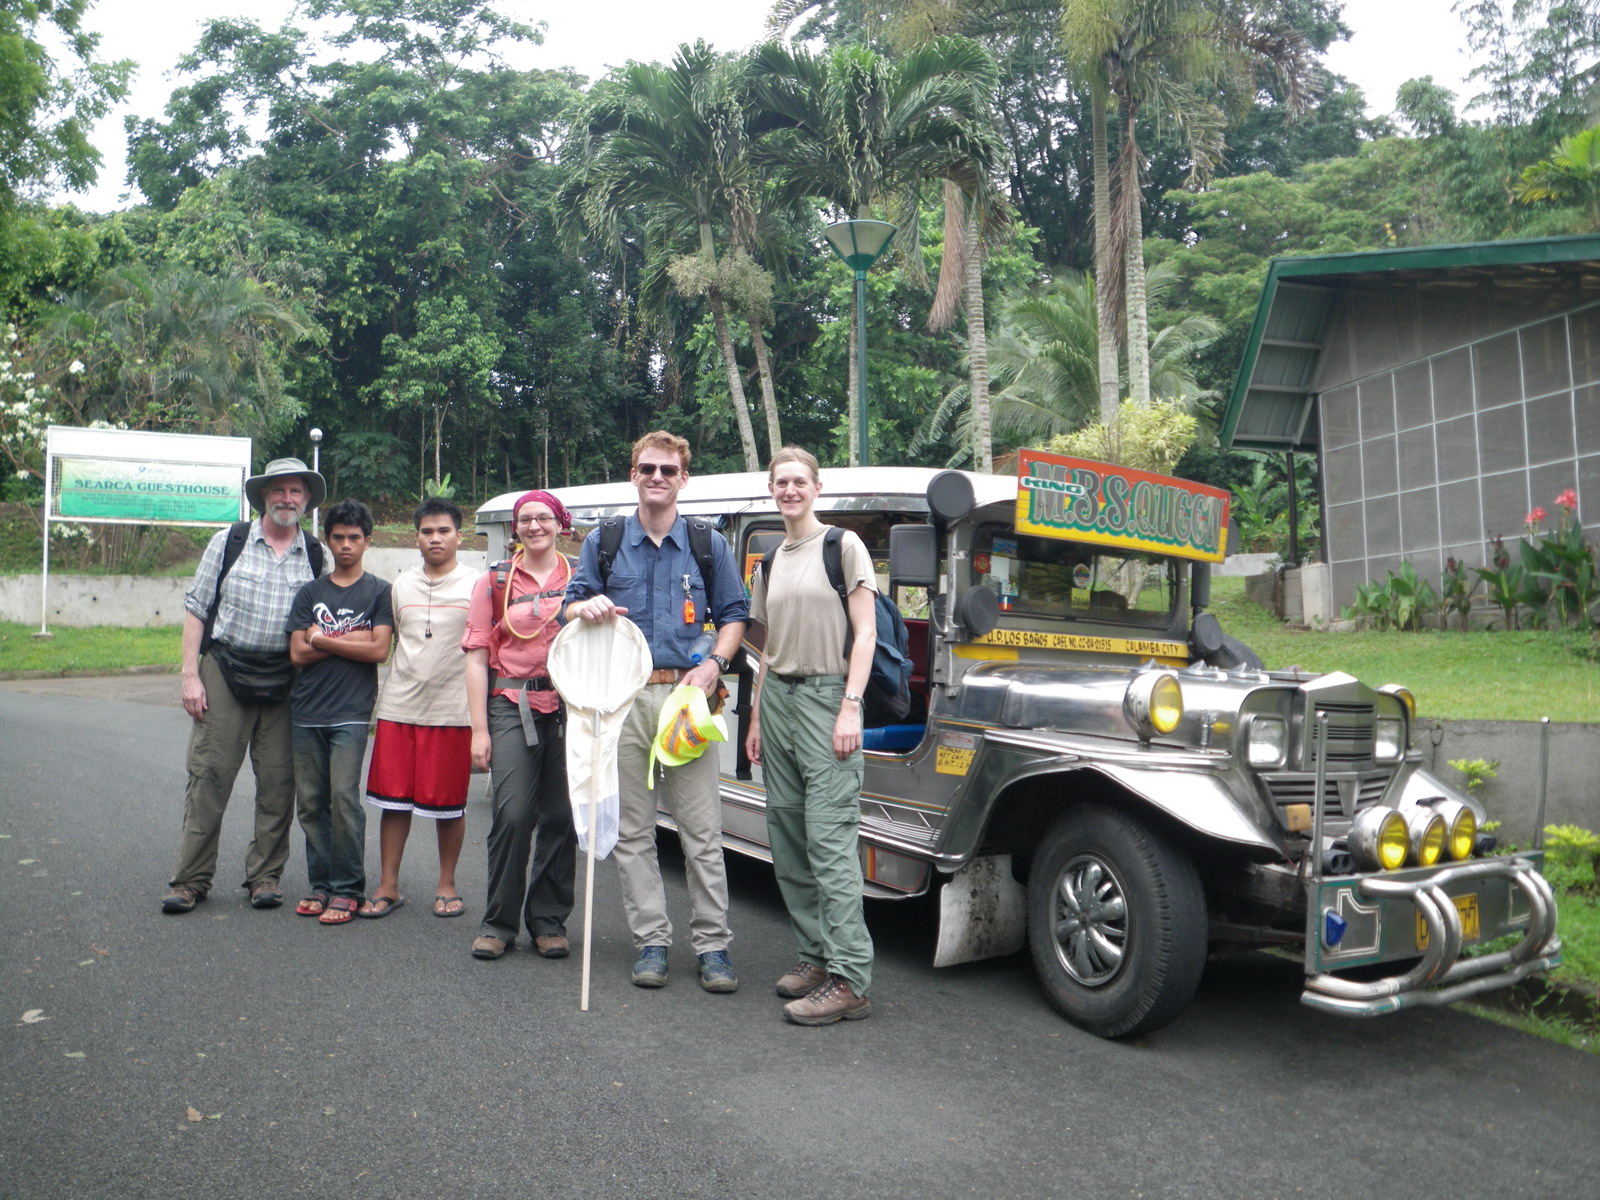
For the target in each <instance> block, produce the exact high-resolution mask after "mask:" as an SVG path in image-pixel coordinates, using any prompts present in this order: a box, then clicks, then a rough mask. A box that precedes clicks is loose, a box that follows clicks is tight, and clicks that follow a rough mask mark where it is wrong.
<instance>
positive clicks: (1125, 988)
mask: <svg viewBox="0 0 1600 1200" xmlns="http://www.w3.org/2000/svg"><path fill="white" fill-rule="evenodd" d="M1028 943H1029V946H1030V948H1031V950H1032V952H1033V965H1034V970H1035V971H1037V972H1038V975H1039V981H1040V983H1041V984H1043V986H1044V990H1045V994H1046V995H1047V996H1048V997H1049V999H1050V1003H1051V1004H1053V1005H1054V1006H1055V1007H1056V1008H1057V1009H1058V1010H1059V1011H1060V1012H1061V1014H1062V1015H1063V1016H1064V1017H1066V1018H1067V1020H1069V1021H1071V1022H1072V1023H1073V1024H1074V1025H1078V1026H1081V1027H1082V1028H1084V1029H1086V1030H1088V1031H1089V1032H1090V1033H1093V1034H1097V1035H1099V1036H1100V1037H1107V1038H1117V1037H1134V1036H1136V1035H1138V1034H1142V1033H1149V1032H1151V1031H1153V1030H1156V1029H1160V1028H1161V1027H1162V1026H1164V1025H1166V1024H1168V1023H1169V1022H1171V1021H1172V1020H1173V1018H1175V1017H1176V1016H1177V1015H1178V1014H1179V1013H1180V1012H1182V1011H1183V1010H1184V1008H1186V1007H1187V1006H1188V1004H1189V1002H1190V1001H1191V1000H1192V999H1194V994H1195V990H1196V989H1197V988H1198V987H1199V986H1200V974H1201V971H1202V970H1203V969H1204V967H1205V958H1206V906H1205V890H1204V888H1202V887H1201V884H1200V875H1199V872H1198V871H1196V870H1195V866H1194V862H1193V861H1192V860H1191V859H1190V857H1189V855H1188V854H1187V853H1185V852H1184V850H1183V849H1181V848H1180V847H1179V846H1177V845H1176V844H1175V843H1173V842H1172V841H1171V840H1169V839H1168V838H1167V837H1166V836H1165V835H1164V834H1162V833H1160V832H1158V831H1157V830H1155V829H1152V828H1150V827H1149V826H1148V825H1145V824H1144V823H1142V822H1141V821H1139V820H1137V819H1135V818H1133V817H1130V816H1127V815H1125V814H1123V813H1121V812H1117V811H1114V810H1112V809H1108V808H1100V807H1096V806H1085V807H1082V808H1075V809H1073V810H1071V811H1070V812H1068V813H1066V814H1065V815H1063V816H1062V817H1061V819H1060V820H1058V821H1057V822H1056V823H1055V824H1054V825H1053V826H1051V827H1050V830H1049V832H1047V833H1046V834H1045V836H1044V840H1043V842H1042V843H1041V844H1040V847H1039V851H1038V853H1037V855H1035V857H1034V860H1033V868H1032V871H1031V872H1030V874H1029V877H1028Z"/></svg>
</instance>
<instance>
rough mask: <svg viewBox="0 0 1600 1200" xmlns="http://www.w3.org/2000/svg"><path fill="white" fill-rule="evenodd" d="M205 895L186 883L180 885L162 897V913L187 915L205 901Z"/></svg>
mask: <svg viewBox="0 0 1600 1200" xmlns="http://www.w3.org/2000/svg"><path fill="white" fill-rule="evenodd" d="M205 898H206V897H205V893H204V892H202V891H199V890H198V889H196V888H192V887H190V886H189V885H188V884H186V883H180V884H178V885H177V886H176V887H174V888H172V889H170V890H169V891H168V892H167V894H166V895H165V896H163V897H161V911H162V912H165V913H186V912H190V911H192V910H193V909H194V906H195V905H196V904H199V903H200V901H202V900H204V899H205Z"/></svg>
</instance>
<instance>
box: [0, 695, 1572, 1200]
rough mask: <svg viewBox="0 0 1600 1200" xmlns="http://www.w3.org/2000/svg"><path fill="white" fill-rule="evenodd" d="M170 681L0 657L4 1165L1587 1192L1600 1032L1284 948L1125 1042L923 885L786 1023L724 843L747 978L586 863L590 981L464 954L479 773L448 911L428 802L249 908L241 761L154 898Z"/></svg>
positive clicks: (74, 1172) (127, 1185) (754, 918)
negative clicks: (834, 1017)
mask: <svg viewBox="0 0 1600 1200" xmlns="http://www.w3.org/2000/svg"><path fill="white" fill-rule="evenodd" d="M150 682H151V681H148V680H140V681H135V682H123V681H118V682H114V683H113V682H106V681H74V682H73V683H71V684H70V685H68V684H55V685H31V684H5V685H0V931H3V932H0V946H3V947H4V952H3V956H0V999H3V1003H4V1005H5V1007H4V1009H0V1013H3V1015H4V1016H5V1018H6V1020H7V1023H8V1024H9V1025H10V1026H11V1031H10V1034H9V1035H8V1036H7V1038H6V1047H5V1054H4V1058H3V1060H0V1195H3V1196H5V1197H8V1198H15V1200H34V1198H38V1200H44V1198H47V1197H72V1198H86V1197H94V1198H119V1197H146V1196H149V1197H162V1198H174V1200H176V1198H185V1197H220V1198H227V1197H243V1196H264V1197H273V1198H274V1200H278V1198H281V1197H293V1196H314V1197H318V1198H319V1200H321V1198H326V1197H330V1196H332V1197H337V1198H338V1200H355V1198H360V1197H398V1198H410V1197H419V1198H420V1197H432V1198H444V1200H451V1198H454V1197H462V1198H466V1197H472V1198H473V1200H477V1198H479V1197H486V1196H503V1197H513V1196H516V1197H521V1196H529V1197H543V1196H555V1195H561V1196H567V1197H591V1196H593V1197H612V1196H616V1197H624V1196H625V1197H634V1198H654V1197H668V1196H673V1197H694V1196H707V1197H713V1196H714V1197H783V1198H785V1200H788V1198H791V1197H800V1196H809V1195H812V1194H817V1195H821V1196H828V1197H854V1196H863V1197H900V1196H912V1195H919V1196H935V1197H953V1196H962V1195H991V1194H994V1195H1000V1196H1016V1197H1073V1198H1078V1197H1120V1196H1127V1197H1138V1196H1153V1197H1191V1196H1192V1197H1235V1196H1249V1197H1279V1196H1282V1197H1296V1196H1306V1197H1340V1198H1342V1200H1347V1198H1349V1197H1365V1196H1383V1197H1386V1198H1401V1197H1413V1196H1414V1197H1430V1198H1432V1197H1439V1196H1450V1197H1455V1198H1463V1200H1471V1198H1474V1197H1483V1198H1484V1200H1489V1198H1494V1200H1500V1198H1503V1197H1515V1196H1527V1197H1540V1198H1549V1197H1592V1196H1594V1195H1595V1193H1596V1186H1597V1185H1596V1180H1597V1178H1600V1138H1597V1134H1600V1059H1597V1058H1595V1057H1593V1056H1590V1055H1586V1054H1582V1053H1580V1052H1578V1051H1574V1050H1568V1049H1565V1048H1563V1047H1560V1046H1555V1045H1551V1044H1548V1043H1545V1042H1541V1041H1538V1040H1535V1039H1531V1038H1527V1037H1524V1036H1522V1035H1519V1034H1516V1033H1514V1032H1511V1031H1509V1030H1506V1029H1504V1028H1501V1027H1499V1026H1496V1025H1493V1024H1489V1023H1486V1022H1483V1021H1479V1020H1476V1019H1474V1018H1473V1017H1471V1016H1469V1015H1466V1014H1464V1013H1459V1012H1455V1011H1448V1010H1447V1011H1442V1012H1428V1011H1424V1012H1416V1013H1402V1014H1400V1015H1397V1016H1392V1017H1387V1018H1382V1019H1378V1020H1371V1021H1357V1020H1347V1019H1341V1018H1337V1017H1332V1016H1327V1015H1323V1014H1319V1013H1315V1012H1312V1011H1311V1010H1309V1009H1306V1008H1303V1007H1301V1006H1300V1004H1299V1003H1298V1000H1297V982H1298V971H1297V970H1296V968H1295V967H1294V966H1293V965H1292V964H1288V963H1285V962H1283V961H1280V960H1277V959H1273V958H1268V957H1264V956H1250V957H1246V958H1243V959H1237V960H1232V961H1229V962H1225V963H1220V964H1215V965H1213V966H1212V967H1211V968H1210V969H1209V970H1208V973H1207V976H1206V980H1205V982H1204V984H1203V985H1202V988H1201V992H1200V995H1199V997H1198V999H1197V1001H1196V1003H1195V1004H1194V1006H1193V1007H1192V1008H1191V1009H1190V1010H1189V1011H1188V1012H1187V1013H1185V1014H1184V1015H1183V1016H1182V1017H1181V1018H1180V1019H1179V1020H1178V1021H1177V1022H1176V1023H1175V1024H1174V1025H1172V1026H1171V1027H1169V1028H1168V1029H1166V1030H1164V1031H1162V1032H1161V1033H1159V1034H1157V1035H1155V1036H1153V1037H1151V1038H1149V1039H1148V1040H1147V1041H1144V1042H1139V1043H1133V1044H1126V1043H1112V1042H1105V1041H1101V1040H1099V1039H1096V1038H1093V1037H1090V1036H1089V1035H1087V1034H1084V1033H1081V1032H1079V1031H1077V1030H1076V1029H1074V1028H1073V1027H1072V1026H1070V1025H1068V1024H1066V1023H1065V1022H1063V1021H1061V1020H1060V1019H1059V1018H1057V1017H1056V1016H1055V1015H1054V1013H1053V1012H1052V1011H1051V1010H1050V1009H1049V1008H1048V1007H1047V1006H1046V1004H1045V1003H1044V1001H1043V1000H1042V998H1041V997H1040V995H1039V993H1038V991H1037V989H1036V987H1035V985H1034V982H1033V978H1032V973H1031V970H1030V968H1029V966H1028V964H1027V961H1026V959H1025V958H1024V957H1021V956H1018V957H1015V958H1011V959H1006V960H1001V961H997V962H989V963H979V964H974V965H971V966H966V967H958V968H954V969H947V970H943V971H935V970H934V969H933V968H931V967H930V966H928V965H927V964H928V963H929V961H930V959H931V956H932V946H933V923H932V920H931V910H930V909H929V907H928V906H927V904H926V903H911V904H898V905H894V904H877V903H875V904H869V905H868V917H869V921H870V923H871V926H872V931H873V935H874V937H875V939H876V941H877V947H878V962H877V970H876V982H875V986H874V989H873V1000H874V1006H875V1011H874V1015H873V1016H872V1018H871V1019H870V1020H867V1021H862V1022H856V1023H852V1024H848V1025H836V1026H832V1027H828V1028H822V1029H801V1028H797V1027H794V1026H790V1025H787V1024H785V1023H784V1022H783V1021H782V1019H781V1018H780V1016H779V1005H780V1004H781V1001H779V1000H778V998H777V997H776V996H774V995H773V994H772V991H771V980H772V979H774V978H775V977H776V976H777V975H778V974H779V973H781V972H782V970H783V969H784V968H786V967H787V966H788V965H789V964H790V962H791V961H792V958H793V951H792V945H791V943H790V941H789V939H788V936H787V930H786V921H785V918H784V914H783V910H782V905H781V903H780V901H779V898H778V895H777V891H776V888H775V887H774V885H773V884H772V881H771V878H770V875H769V874H768V873H767V872H766V870H765V869H764V868H761V867H759V866H758V865H755V864H747V863H744V862H743V861H742V860H740V861H738V862H735V863H734V865H733V867H732V868H731V875H732V880H733V882H732V891H733V926H734V931H735V934H736V940H735V943H734V945H733V947H732V953H733V957H734V961H735V963H736V964H737V966H738V968H739V971H740V975H741V979H742V981H743V987H742V989H741V990H740V991H739V992H738V993H737V994H735V995H731V996H712V995H707V994H705V993H703V992H702V991H701V990H700V989H699V987H698V986H696V984H695V982H694V978H693V973H692V970H691V969H690V968H691V966H692V959H691V958H690V956H689V952H688V950H687V949H686V948H680V949H677V950H675V951H674V956H673V960H672V968H673V976H672V980H671V983H670V985H669V986H668V987H667V988H665V989H663V990H661V991H658V992H645V991H640V990H638V989H636V988H633V987H631V986H630V985H629V984H628V982H627V968H628V965H629V963H630V962H631V959H632V951H631V949H630V947H629V944H628V940H627V935H626V929H625V927H624V924H623V921H622V914H621V904H620V900H619V898H618V894H617V888H616V884H615V875H614V871H613V870H612V868H611V867H610V866H609V865H608V864H601V865H600V868H599V870H598V872H597V884H596V905H595V913H596V925H595V944H594V954H595V977H594V983H593V995H592V998H591V1007H590V1011H589V1012H587V1013H583V1012H579V1011H578V982H579V960H578V958H577V957H576V956H575V957H573V958H570V959H567V960H565V961H557V962H548V961H545V960H542V959H539V958H536V957H535V956H534V955H532V954H531V953H530V952H528V951H527V950H525V949H523V948H521V947H519V948H518V950H517V951H515V952H514V953H513V954H511V955H508V956H507V957H506V958H505V959H503V960H501V961H499V962H493V963H484V962H478V961H475V960H473V959H471V958H470V957H469V956H468V953H467V950H468V943H469V940H470V937H471V935H472V934H473V932H474V931H475V928H476V919H477V914H478V913H479V912H481V905H482V891H483V882H484V854H483V837H484V834H485V832H486V831H487V828H488V817H487V806H486V804H485V803H484V801H483V799H482V797H481V794H478V793H476V792H475V796H474V800H473V802H472V805H471V808H470V810H469V812H468V822H469V824H468V838H467V849H466V852H465V853H464V855H463V861H462V872H461V882H462V887H463V894H464V895H465V896H466V897H467V899H468V901H469V904H470V906H471V907H470V909H469V915H468V916H467V917H466V918H464V919H460V920H439V919H436V918H434V917H433V916H432V915H431V913H430V910H429V906H428V903H427V901H428V900H429V899H430V898H431V895H432V886H431V885H432V881H433V874H432V872H433V867H434V857H433V846H432V839H431V837H428V836H426V835H427V834H428V832H429V831H428V830H427V829H425V828H423V829H419V830H418V831H417V833H415V834H414V835H413V840H412V845H411V848H410V853H409V855H408V857H407V860H406V865H405V869H404V873H403V877H402V884H403V890H404V892H405V894H406V895H407V897H408V899H409V900H410V904H409V905H408V907H406V908H404V909H402V910H400V911H399V912H397V913H396V914H395V915H394V916H393V917H391V918H388V919H385V920H383V921H358V922H354V923H352V924H351V925H349V926H344V927H332V928H325V927H321V926H319V925H318V924H316V923H315V922H312V921H307V920H304V919H302V918H299V917H296V916H295V915H294V913H293V911H292V910H291V909H290V908H288V907H284V908H281V909H277V910H273V911H268V912H257V911H254V910H252V909H250V908H249V907H248V905H246V904H245V902H244V893H243V891H242V889H238V888H237V887H235V886H234V885H235V883H236V882H237V880H238V879H239V878H240V876H241V874H242V869H241V863H242V859H243V847H244V835H245V830H246V828H247V824H248V813H249V803H248V792H247V791H246V790H245V788H244V787H241V789H240V791H239V792H238V793H236V795H235V799H234V805H235V807H234V808H233V809H230V813H229V818H228V824H227V826H226V828H225V831H224V835H223V849H222V858H221V869H220V872H219V886H218V888H217V890H216V892H214V893H213V896H212V898H211V899H210V900H209V901H208V902H207V903H205V904H203V905H201V906H200V907H199V908H198V909H196V911H195V912H193V913H191V914H189V915H187V916H183V917H170V916H163V915H162V914H161V913H160V911H159V905H158V900H159V897H160V894H161V892H162V890H163V885H164V882H165V879H166V875H167V871H168V870H169V868H170V863H171V858H172V853H173V850H174V847H175V844H176V835H177V832H178V823H179V817H180V814H181V805H182V789H183V770H182V760H183V746H184V741H185V738H186V736H187V730H186V726H187V724H188V721H187V718H186V717H185V716H184V715H183V713H182V712H181V710H179V709H177V708H174V707H171V700H172V698H173V697H174V696H175V694H176V686H177V680H176V679H175V678H173V677H167V678H165V679H163V680H157V681H154V682H155V684H156V686H149V685H150ZM243 779H244V781H245V783H246V784H247V783H248V780H249V774H248V769H247V770H246V772H245V773H244V776H243ZM420 824H421V823H420V822H419V825H420ZM417 834H421V835H423V836H421V837H419V836H417ZM376 836H377V822H376V820H373V821H371V822H370V823H369V838H370V845H369V851H368V864H369V868H375V867H376V863H377V846H376ZM294 838H295V842H296V848H295V855H294V858H293V859H292V860H291V863H290V871H289V878H288V879H287V880H286V885H287V890H289V891H290V893H291V895H294V894H298V891H299V890H300V888H301V887H302V886H303V874H302V871H303V866H302V862H303V860H302V857H301V850H300V845H299V841H300V837H299V833H298V831H296V833H295V835H294ZM665 860H666V861H667V863H668V867H669V869H668V891H669V897H670V900H671V903H672V906H673V915H674V919H675V920H678V921H679V922H680V924H684V923H686V900H685V893H684V888H683V875H682V868H681V863H680V862H679V861H678V859H677V857H676V853H675V850H669V851H668V852H667V853H666V855H665ZM580 885H581V877H580ZM577 925H578V918H576V917H575V920H574V926H575V929H576V927H577ZM33 1010H42V1012H41V1013H40V1015H41V1016H42V1018H43V1019H37V1018H36V1019H35V1020H33V1021H25V1020H24V1019H23V1015H24V1014H25V1013H31V1012H32V1011H33ZM190 1110H193V1113H194V1114H196V1115H198V1116H199V1118H200V1119H199V1120H198V1121H194V1120H190V1119H189V1112H190Z"/></svg>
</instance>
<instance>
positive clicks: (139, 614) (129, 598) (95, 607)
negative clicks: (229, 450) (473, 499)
mask: <svg viewBox="0 0 1600 1200" xmlns="http://www.w3.org/2000/svg"><path fill="white" fill-rule="evenodd" d="M460 558H461V561H462V562H464V563H466V564H467V565H468V566H470V567H472V568H473V569H474V570H478V571H481V570H483V569H484V568H485V567H486V565H487V556H486V555H485V554H484V552H483V551H482V550H463V551H461V555H460ZM419 561H420V558H419V556H418V554H417V552H416V551H415V550H369V551H367V557H366V560H365V562H366V567H367V570H369V571H371V572H372V573H373V574H374V575H377V576H379V577H380V578H383V579H393V578H394V577H395V576H396V575H398V574H399V573H400V572H401V571H403V570H405V569H406V568H407V567H410V566H415V565H416V564H417V562H419ZM39 582H40V577H39V576H38V575H4V576H0V620H4V621H17V622H21V623H22V624H25V625H35V626H37V625H38V623H39ZM188 587H189V577H188V576H182V577H175V578H149V577H146V576H139V575H57V574H54V573H52V574H51V576H50V596H49V609H48V614H49V617H48V624H49V625H50V626H52V627H54V626H57V625H62V626H66V627H68V628H76V627H82V626H87V625H123V626H129V627H141V626H143V627H156V626H161V625H181V624H182V623H183V593H184V592H185V591H186V590H187V589H188Z"/></svg>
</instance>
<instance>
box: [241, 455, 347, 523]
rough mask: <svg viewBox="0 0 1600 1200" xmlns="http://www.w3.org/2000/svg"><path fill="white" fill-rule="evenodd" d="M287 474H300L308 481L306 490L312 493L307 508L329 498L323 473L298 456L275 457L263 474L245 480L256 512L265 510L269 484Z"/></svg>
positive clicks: (247, 493) (245, 487)
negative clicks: (319, 472)
mask: <svg viewBox="0 0 1600 1200" xmlns="http://www.w3.org/2000/svg"><path fill="white" fill-rule="evenodd" d="M285 475H298V476H300V478H302V479H304V480H305V481H306V491H307V492H309V493H310V494H311V495H310V499H308V500H307V501H306V508H308V509H312V508H316V507H318V506H319V505H320V504H321V503H322V502H323V501H324V500H326V499H327V498H328V485H327V483H326V482H325V481H324V480H323V478H322V476H321V475H318V474H317V473H316V472H315V471H313V470H312V469H311V468H310V467H308V466H306V465H305V463H303V462H301V461H300V460H299V459H298V458H275V459H273V460H272V461H271V462H269V463H268V464H267V466H266V470H264V471H262V472H261V474H259V475H252V476H250V478H249V479H246V480H245V481H244V495H245V499H246V500H248V501H250V507H251V508H253V509H255V511H256V512H265V511H266V496H267V484H268V483H270V482H271V481H272V480H274V479H281V478H282V477H283V476H285Z"/></svg>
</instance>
